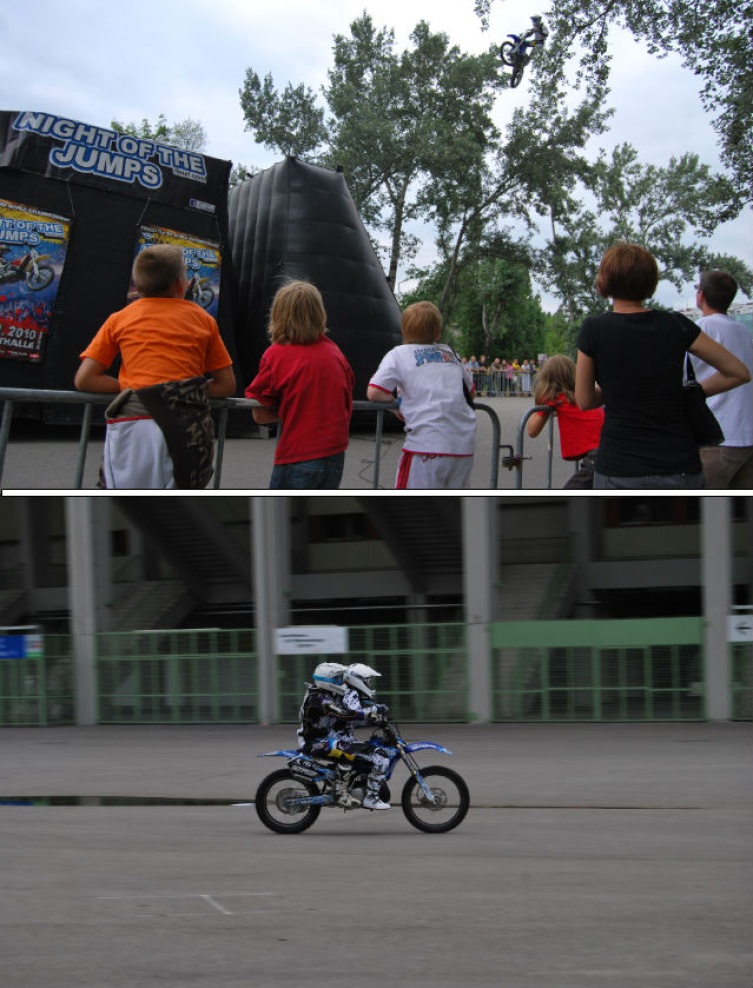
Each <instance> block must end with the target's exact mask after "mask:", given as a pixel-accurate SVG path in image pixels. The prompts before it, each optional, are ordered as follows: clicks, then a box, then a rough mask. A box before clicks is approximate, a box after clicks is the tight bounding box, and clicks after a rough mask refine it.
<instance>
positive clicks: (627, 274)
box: [596, 243, 659, 302]
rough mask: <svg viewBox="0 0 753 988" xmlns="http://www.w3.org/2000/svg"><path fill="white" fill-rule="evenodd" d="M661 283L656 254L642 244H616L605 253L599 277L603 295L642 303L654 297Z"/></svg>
mask: <svg viewBox="0 0 753 988" xmlns="http://www.w3.org/2000/svg"><path fill="white" fill-rule="evenodd" d="M658 283H659V267H658V265H657V263H656V258H655V257H654V255H653V254H652V253H651V252H650V251H648V250H646V248H645V247H639V246H638V244H627V243H619V244H613V245H612V246H611V247H609V248H607V250H606V251H605V252H604V256H603V257H602V259H601V264H600V265H599V273H598V274H597V276H596V290H597V292H598V293H599V295H601V296H602V297H603V298H624V299H629V300H630V301H631V302H642V301H644V299H648V298H651V296H652V295H653V294H654V292H655V291H656V286H657V285H658Z"/></svg>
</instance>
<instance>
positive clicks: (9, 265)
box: [0, 247, 55, 292]
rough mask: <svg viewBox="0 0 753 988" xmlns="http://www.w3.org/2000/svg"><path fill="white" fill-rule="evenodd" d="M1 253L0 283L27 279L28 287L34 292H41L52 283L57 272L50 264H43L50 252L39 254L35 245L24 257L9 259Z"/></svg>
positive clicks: (3, 252)
mask: <svg viewBox="0 0 753 988" xmlns="http://www.w3.org/2000/svg"><path fill="white" fill-rule="evenodd" d="M4 254H5V251H2V253H0V284H2V283H3V282H5V281H25V282H26V287H27V288H28V289H29V290H30V291H32V292H41V291H42V289H43V288H46V287H47V286H48V285H49V284H51V283H52V279H53V278H54V277H55V272H54V271H53V270H52V268H51V267H50V266H49V264H42V263H41V262H42V261H46V260H47V259H48V257H49V254H38V253H37V252H36V250H34V248H33V247H29V250H28V252H27V253H26V254H24V256H23V257H19V258H17V259H16V260H15V261H8V260H6V259H5V257H4V256H3V255H4Z"/></svg>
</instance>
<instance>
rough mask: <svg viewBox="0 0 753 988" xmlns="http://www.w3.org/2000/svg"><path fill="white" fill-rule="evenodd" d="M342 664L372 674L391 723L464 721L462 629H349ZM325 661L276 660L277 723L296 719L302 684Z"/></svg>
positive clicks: (465, 670) (444, 626) (465, 681)
mask: <svg viewBox="0 0 753 988" xmlns="http://www.w3.org/2000/svg"><path fill="white" fill-rule="evenodd" d="M348 635H349V651H348V657H347V659H346V660H345V661H347V662H365V663H366V665H370V666H372V667H373V668H375V669H377V670H378V671H379V672H380V673H381V674H382V678H381V679H380V681H379V699H380V700H381V701H382V702H383V703H387V704H388V705H389V707H390V710H391V712H392V714H393V716H394V717H395V719H396V720H405V721H437V722H452V721H466V720H468V668H467V667H468V660H467V652H466V636H465V625H464V624H462V623H456V624H410V625H405V624H399V625H398V624H390V625H376V626H374V625H366V626H360V627H358V626H356V627H351V628H349V629H348ZM325 658H328V659H332V660H333V661H335V662H336V661H338V659H339V657H338V656H337V655H330V656H312V655H306V656H301V655H296V656H282V655H281V656H278V657H277V672H278V685H279V711H278V719H279V720H280V722H281V723H288V722H291V721H295V720H297V719H298V711H299V708H300V705H301V699H302V697H303V684H304V683H305V682H306V681H307V680H310V678H311V673H312V671H313V669H314V666H315V665H316V663H317V661H320V660H324V659H325Z"/></svg>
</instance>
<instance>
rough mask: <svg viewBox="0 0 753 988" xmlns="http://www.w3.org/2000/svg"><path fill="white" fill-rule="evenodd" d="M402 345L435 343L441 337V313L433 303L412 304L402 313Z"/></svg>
mask: <svg viewBox="0 0 753 988" xmlns="http://www.w3.org/2000/svg"><path fill="white" fill-rule="evenodd" d="M402 330H403V343H436V342H437V340H438V339H439V337H440V336H441V335H442V313H441V312H440V311H439V309H438V308H437V307H436V305H434V303H433V302H414V303H413V305H409V306H408V308H407V309H406V310H405V312H404V313H403V318H402Z"/></svg>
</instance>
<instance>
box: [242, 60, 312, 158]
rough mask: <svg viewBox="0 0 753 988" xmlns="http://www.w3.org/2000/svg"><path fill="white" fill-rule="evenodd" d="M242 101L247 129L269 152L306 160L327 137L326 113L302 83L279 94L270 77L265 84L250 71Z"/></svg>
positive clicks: (248, 71) (265, 80)
mask: <svg viewBox="0 0 753 988" xmlns="http://www.w3.org/2000/svg"><path fill="white" fill-rule="evenodd" d="M240 98H241V109H242V110H243V116H244V117H245V119H246V130H250V131H252V132H253V133H254V134H255V135H256V139H257V140H258V141H259V143H260V144H262V145H264V147H267V148H270V150H277V151H280V152H281V153H282V154H284V155H290V156H292V157H298V156H300V157H304V156H305V155H308V154H311V153H312V152H314V151H316V150H317V148H319V147H320V146H321V145H322V144H323V143H324V142H325V141H326V140H327V138H328V132H327V129H326V127H325V125H324V110H323V109H321V108H319V107H317V105H316V95H315V94H314V93H313V92H312V90H311V89H309V88H308V87H305V86H303V85H302V84H301V85H299V86H295V87H293V86H292V85H291V84H290V83H288V84H287V86H286V87H285V89H284V91H283V92H282V94H281V95H280V94H278V93H277V91H276V90H275V85H274V79H273V78H272V76H271V74H269V73H268V74H267V75H266V76H265V77H264V82H263V83H262V82H261V81H260V80H259V76H258V75H257V74H256V72H254V71H253V70H252V69H247V70H246V81H245V83H244V84H243V88H242V89H241V90H240Z"/></svg>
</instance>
